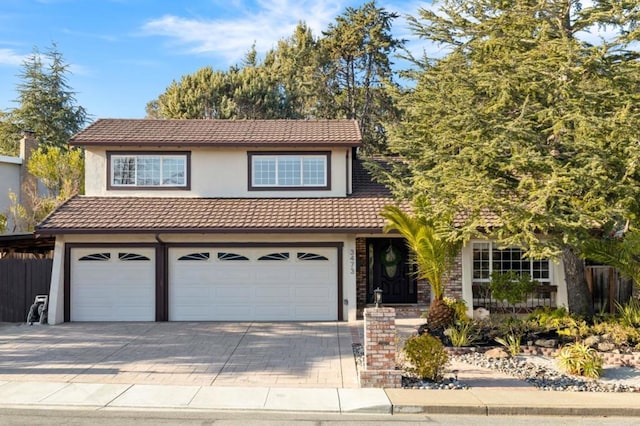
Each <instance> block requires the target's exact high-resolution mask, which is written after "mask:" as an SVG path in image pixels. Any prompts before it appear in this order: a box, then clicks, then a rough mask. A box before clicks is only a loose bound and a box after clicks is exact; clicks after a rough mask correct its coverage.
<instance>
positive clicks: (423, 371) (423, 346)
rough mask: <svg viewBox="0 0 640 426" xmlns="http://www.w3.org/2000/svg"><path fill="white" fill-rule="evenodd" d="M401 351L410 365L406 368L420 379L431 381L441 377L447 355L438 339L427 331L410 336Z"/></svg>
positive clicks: (447, 359) (447, 358)
mask: <svg viewBox="0 0 640 426" xmlns="http://www.w3.org/2000/svg"><path fill="white" fill-rule="evenodd" d="M403 351H404V353H405V356H406V358H407V361H409V362H410V363H411V365H412V367H410V368H408V370H409V371H410V372H412V373H414V374H415V375H416V376H418V377H419V378H421V379H426V380H432V381H438V380H441V379H442V376H443V373H444V367H445V365H446V364H447V362H448V361H449V357H448V356H447V353H446V352H445V350H444V345H443V344H442V342H441V341H440V339H438V338H437V337H434V336H432V335H430V334H428V333H424V334H422V335H420V336H411V337H409V338H408V339H407V341H406V342H405V343H404V348H403Z"/></svg>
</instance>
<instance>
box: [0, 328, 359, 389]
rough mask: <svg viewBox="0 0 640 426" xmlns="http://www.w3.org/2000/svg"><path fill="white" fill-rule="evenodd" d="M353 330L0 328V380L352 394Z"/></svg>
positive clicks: (353, 367) (354, 329) (353, 385)
mask: <svg viewBox="0 0 640 426" xmlns="http://www.w3.org/2000/svg"><path fill="white" fill-rule="evenodd" d="M352 336H354V338H355V339H356V340H357V339H358V337H357V336H358V331H357V329H356V325H353V324H347V323H344V322H323V323H317V322H312V323H301V322H284V323H249V322H247V323H227V322H208V323H206V322H199V323H177V322H175V323H66V324H62V325H56V326H32V327H29V326H27V325H4V326H0V381H2V380H7V381H55V382H70V383H130V384H171V385H199V386H279V387H286V386H294V387H314V388H318V387H327V388H355V387H358V385H357V377H356V367H355V362H354V357H353V351H352V346H351V345H352Z"/></svg>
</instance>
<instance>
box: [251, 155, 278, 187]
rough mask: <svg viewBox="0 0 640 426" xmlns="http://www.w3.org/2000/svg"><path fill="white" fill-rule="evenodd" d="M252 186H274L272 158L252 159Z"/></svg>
mask: <svg viewBox="0 0 640 426" xmlns="http://www.w3.org/2000/svg"><path fill="white" fill-rule="evenodd" d="M253 184H254V185H275V184H276V159H275V158H273V157H253Z"/></svg>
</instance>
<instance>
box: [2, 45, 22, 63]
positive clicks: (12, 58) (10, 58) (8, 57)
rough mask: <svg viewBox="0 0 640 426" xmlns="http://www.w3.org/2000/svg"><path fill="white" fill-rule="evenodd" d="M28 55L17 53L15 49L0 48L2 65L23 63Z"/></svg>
mask: <svg viewBox="0 0 640 426" xmlns="http://www.w3.org/2000/svg"><path fill="white" fill-rule="evenodd" d="M27 56H28V55H21V54H19V53H16V51H15V50H13V49H5V48H0V65H10V66H15V65H22V63H23V62H24V60H25V59H26V58H27Z"/></svg>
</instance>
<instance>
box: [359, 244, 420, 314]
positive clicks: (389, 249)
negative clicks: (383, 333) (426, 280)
mask: <svg viewBox="0 0 640 426" xmlns="http://www.w3.org/2000/svg"><path fill="white" fill-rule="evenodd" d="M367 259H368V261H367V301H368V302H369V303H373V291H374V290H375V289H376V288H381V289H382V301H383V303H416V302H417V300H418V299H417V281H416V277H415V274H414V273H413V270H414V268H413V266H412V265H411V262H410V257H409V251H408V249H407V245H406V243H405V240H404V239H402V238H369V239H367Z"/></svg>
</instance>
